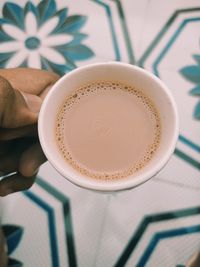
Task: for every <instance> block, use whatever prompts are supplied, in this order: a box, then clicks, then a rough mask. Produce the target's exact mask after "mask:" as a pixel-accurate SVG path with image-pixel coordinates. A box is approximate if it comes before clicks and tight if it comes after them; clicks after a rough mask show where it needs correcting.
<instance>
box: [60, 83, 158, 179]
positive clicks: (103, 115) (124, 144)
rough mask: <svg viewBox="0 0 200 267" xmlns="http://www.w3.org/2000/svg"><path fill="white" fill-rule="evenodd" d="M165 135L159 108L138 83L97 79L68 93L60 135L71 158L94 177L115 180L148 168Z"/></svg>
mask: <svg viewBox="0 0 200 267" xmlns="http://www.w3.org/2000/svg"><path fill="white" fill-rule="evenodd" d="M160 135H161V124H160V118H159V114H158V111H157V109H156V107H155V106H154V104H153V103H152V102H151V100H150V99H149V98H148V97H147V96H145V95H144V94H143V93H142V92H141V91H140V90H139V89H137V88H134V87H132V86H129V85H126V84H122V83H119V82H116V81H98V82H93V83H91V84H87V85H85V86H83V87H81V88H78V89H77V90H76V91H74V92H73V94H71V95H70V96H69V97H67V98H66V99H65V101H64V103H63V106H62V107H61V108H60V110H59V113H58V115H57V122H56V140H57V143H58V146H59V149H60V151H61V153H62V154H63V157H64V158H65V159H66V161H67V163H69V164H71V165H72V166H73V167H74V168H75V169H76V170H78V171H79V172H81V173H82V174H84V175H86V176H89V177H91V178H96V179H103V180H113V179H121V178H124V177H127V176H129V175H133V174H134V173H136V172H138V171H139V170H141V169H142V168H144V167H145V166H146V165H147V164H148V162H149V161H150V160H151V158H152V157H153V156H154V153H155V152H156V150H157V148H158V146H159V142H160Z"/></svg>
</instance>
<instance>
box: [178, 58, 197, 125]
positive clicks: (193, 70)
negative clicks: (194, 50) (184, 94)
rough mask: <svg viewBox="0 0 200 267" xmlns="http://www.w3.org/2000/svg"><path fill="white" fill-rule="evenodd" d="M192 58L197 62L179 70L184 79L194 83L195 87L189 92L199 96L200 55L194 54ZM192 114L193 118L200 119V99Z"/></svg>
mask: <svg viewBox="0 0 200 267" xmlns="http://www.w3.org/2000/svg"><path fill="white" fill-rule="evenodd" d="M193 58H194V60H195V61H196V63H197V64H196V65H190V66H186V67H184V68H182V69H181V70H180V72H181V74H182V75H183V76H184V77H185V79H187V80H189V81H191V82H192V83H194V84H195V87H193V88H192V89H191V90H190V94H191V95H192V96H196V97H198V98H200V55H194V56H193ZM193 115H194V118H195V119H197V120H200V100H199V101H198V103H197V104H196V106H195V109H194V114H193Z"/></svg>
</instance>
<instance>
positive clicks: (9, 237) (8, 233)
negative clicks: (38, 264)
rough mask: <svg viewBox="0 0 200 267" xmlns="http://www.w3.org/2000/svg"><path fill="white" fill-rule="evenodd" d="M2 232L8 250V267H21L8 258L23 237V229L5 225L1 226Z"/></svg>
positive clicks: (14, 260)
mask: <svg viewBox="0 0 200 267" xmlns="http://www.w3.org/2000/svg"><path fill="white" fill-rule="evenodd" d="M2 230H3V232H4V235H5V238H6V242H7V248H8V255H9V260H8V267H22V266H23V264H22V262H20V261H18V260H16V259H13V258H10V255H11V254H12V253H13V252H14V250H15V249H16V248H17V247H18V245H19V244H20V241H21V239H22V236H23V228H22V227H20V226H17V225H10V224H6V225H3V227H2Z"/></svg>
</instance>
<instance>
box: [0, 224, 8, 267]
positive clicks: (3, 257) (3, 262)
mask: <svg viewBox="0 0 200 267" xmlns="http://www.w3.org/2000/svg"><path fill="white" fill-rule="evenodd" d="M0 266H1V267H6V266H8V256H7V247H6V240H5V237H4V234H3V231H2V229H1V227H0Z"/></svg>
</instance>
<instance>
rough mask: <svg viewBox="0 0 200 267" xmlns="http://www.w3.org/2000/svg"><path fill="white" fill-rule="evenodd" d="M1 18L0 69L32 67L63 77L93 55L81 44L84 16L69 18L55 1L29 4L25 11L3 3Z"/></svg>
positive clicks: (46, 0)
mask: <svg viewBox="0 0 200 267" xmlns="http://www.w3.org/2000/svg"><path fill="white" fill-rule="evenodd" d="M2 14H3V17H2V18H1V19H0V26H1V27H0V67H1V68H10V67H33V68H39V69H40V68H43V69H47V70H49V69H50V70H53V71H55V72H57V73H58V74H61V75H62V74H64V73H66V72H68V71H70V70H72V69H74V68H76V61H79V60H85V59H88V58H90V57H92V56H93V55H94V53H93V51H92V50H91V49H90V48H89V47H88V46H86V45H84V44H82V41H83V40H84V39H86V38H87V34H84V33H82V32H81V28H82V27H83V26H84V24H85V23H86V21H87V17H86V16H83V15H71V16H69V15H68V9H67V8H62V9H59V10H58V9H57V7H56V2H55V1H54V0H43V1H41V2H39V4H38V5H34V4H33V3H32V2H30V1H28V2H27V3H26V5H25V7H24V8H22V7H21V6H19V5H17V4H15V3H9V2H8V3H5V5H4V6H3V11H2Z"/></svg>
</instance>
